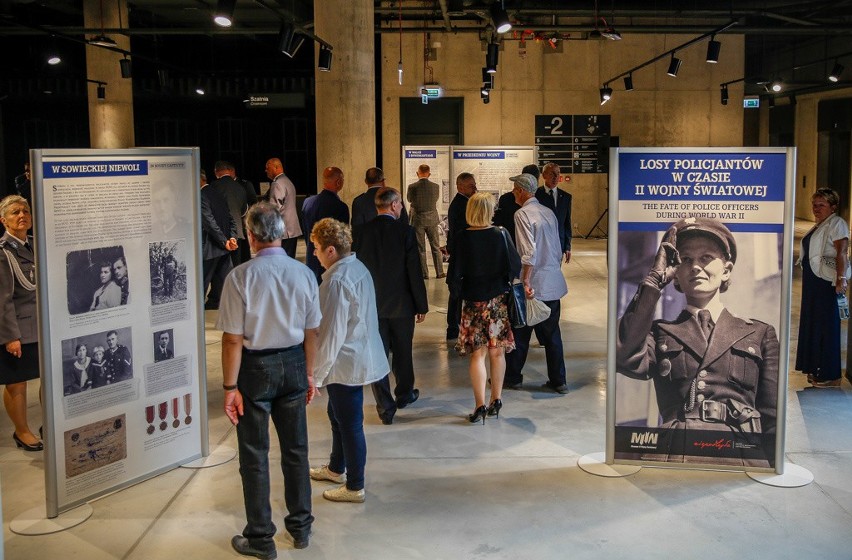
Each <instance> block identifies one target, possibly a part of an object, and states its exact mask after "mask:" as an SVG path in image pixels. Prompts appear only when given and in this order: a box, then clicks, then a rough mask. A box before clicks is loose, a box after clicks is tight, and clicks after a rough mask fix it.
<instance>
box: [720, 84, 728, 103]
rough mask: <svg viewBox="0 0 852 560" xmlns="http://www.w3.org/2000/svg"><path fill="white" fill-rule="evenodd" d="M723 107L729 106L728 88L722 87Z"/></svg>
mask: <svg viewBox="0 0 852 560" xmlns="http://www.w3.org/2000/svg"><path fill="white" fill-rule="evenodd" d="M721 95H722V105H727V104H728V86H722V94H721Z"/></svg>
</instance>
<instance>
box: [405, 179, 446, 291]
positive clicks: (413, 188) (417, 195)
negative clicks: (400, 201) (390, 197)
mask: <svg viewBox="0 0 852 560" xmlns="http://www.w3.org/2000/svg"><path fill="white" fill-rule="evenodd" d="M431 174H432V170H431V169H430V168H429V166H428V165H426V164H425V163H424V164H421V165H420V167H418V168H417V179H418V181H417V182H416V183H411V184H410V185H408V194H407V195H406V198H407V199H408V203H409V204H410V205H411V225H412V226H413V227H414V235H415V236H416V238H417V250H418V251H419V252H420V267H421V268H422V269H423V278H428V277H429V273H428V272H427V271H428V270H429V269H428V268H427V267H426V238H429V247H430V249H431V251H432V263H433V264H434V265H435V278H445V277H446V276H447V275H446V274H444V257H443V256H442V255H441V249H440V244H439V243H438V222H439V221H440V218H439V217H438V207H437V204H438V196H440V194H441V190H440V187H439V186H438V184H437V183H433V182H432V181H430V180H429V176H430V175H431Z"/></svg>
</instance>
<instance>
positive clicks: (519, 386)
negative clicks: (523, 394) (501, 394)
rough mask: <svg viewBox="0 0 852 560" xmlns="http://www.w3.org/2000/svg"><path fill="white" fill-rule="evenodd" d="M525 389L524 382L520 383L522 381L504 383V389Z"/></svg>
mask: <svg viewBox="0 0 852 560" xmlns="http://www.w3.org/2000/svg"><path fill="white" fill-rule="evenodd" d="M523 387H524V384H523V382H520V381H519V382H518V383H503V388H504V389H512V390H515V391H517V390H518V389H522V388H523Z"/></svg>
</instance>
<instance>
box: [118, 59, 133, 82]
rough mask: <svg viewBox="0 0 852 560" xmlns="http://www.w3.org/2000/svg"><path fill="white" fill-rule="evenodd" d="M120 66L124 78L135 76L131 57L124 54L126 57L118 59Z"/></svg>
mask: <svg viewBox="0 0 852 560" xmlns="http://www.w3.org/2000/svg"><path fill="white" fill-rule="evenodd" d="M118 66H119V68H120V69H121V77H122V78H132V77H133V63H132V62H130V59H129V58H127V55H124V58H122V59H121V60H119V61H118Z"/></svg>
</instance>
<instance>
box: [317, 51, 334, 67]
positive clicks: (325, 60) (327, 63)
mask: <svg viewBox="0 0 852 560" xmlns="http://www.w3.org/2000/svg"><path fill="white" fill-rule="evenodd" d="M331 58H332V57H331V47H328V46H326V45H320V52H319V62H317V68H319V69H320V71H322V72H329V71H331Z"/></svg>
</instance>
